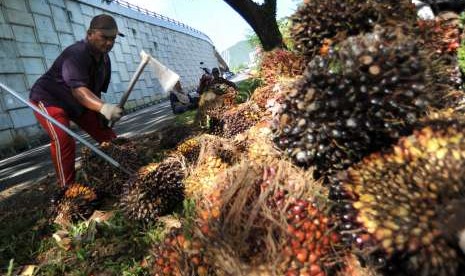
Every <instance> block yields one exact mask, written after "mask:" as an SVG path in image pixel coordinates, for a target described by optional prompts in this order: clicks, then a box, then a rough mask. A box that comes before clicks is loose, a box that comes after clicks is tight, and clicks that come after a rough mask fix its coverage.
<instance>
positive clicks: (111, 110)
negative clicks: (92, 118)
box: [72, 86, 123, 122]
mask: <svg viewBox="0 0 465 276" xmlns="http://www.w3.org/2000/svg"><path fill="white" fill-rule="evenodd" d="M72 93H73V96H74V98H76V100H77V101H78V102H79V103H80V104H81V105H83V106H84V107H86V108H88V109H90V110H92V111H96V112H99V113H101V114H102V115H103V116H105V118H107V120H109V121H113V122H116V121H118V120H119V119H120V118H121V116H122V113H123V110H122V109H121V108H120V107H119V106H117V105H116V104H109V103H105V102H104V101H102V100H101V99H99V98H98V97H97V96H96V95H95V94H94V93H92V91H90V90H89V89H88V88H87V87H84V86H81V87H78V88H74V89H72Z"/></svg>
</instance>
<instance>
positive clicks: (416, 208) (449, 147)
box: [330, 118, 465, 275]
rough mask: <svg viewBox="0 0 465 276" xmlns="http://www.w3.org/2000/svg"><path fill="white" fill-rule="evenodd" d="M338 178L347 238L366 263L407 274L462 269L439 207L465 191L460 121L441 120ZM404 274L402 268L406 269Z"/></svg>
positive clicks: (335, 189)
mask: <svg viewBox="0 0 465 276" xmlns="http://www.w3.org/2000/svg"><path fill="white" fill-rule="evenodd" d="M422 124H424V125H426V126H425V127H423V128H420V129H419V130H416V131H415V132H414V133H413V135H411V136H408V137H405V138H402V139H400V140H399V142H398V143H397V145H395V146H394V147H392V148H391V149H390V150H389V151H387V152H385V153H374V154H372V155H370V156H368V157H366V158H364V159H363V160H362V161H361V162H360V163H358V164H356V165H354V166H352V167H350V168H349V169H348V170H347V171H345V172H340V173H339V174H338V176H337V177H335V178H333V181H334V182H333V184H332V186H331V192H330V197H331V198H333V199H334V200H336V202H338V205H337V206H336V208H335V209H334V210H335V212H336V213H337V215H338V217H339V221H340V223H339V229H340V232H341V234H342V237H343V238H342V239H343V240H344V241H345V242H347V243H348V244H351V245H352V246H353V248H354V249H355V250H356V251H359V253H360V255H362V256H363V257H364V259H365V260H366V261H367V262H368V263H372V264H375V265H379V266H381V267H384V269H386V270H389V271H390V272H389V273H391V274H393V273H406V274H407V275H458V267H459V264H460V263H462V262H463V261H464V259H463V255H461V252H460V251H459V250H458V249H457V243H456V244H455V245H453V244H450V243H449V242H448V241H447V236H448V234H447V232H445V231H444V227H443V226H442V224H443V219H442V217H443V216H441V215H440V214H441V210H444V209H446V208H447V206H448V205H449V204H450V203H451V202H453V201H454V200H456V199H460V198H462V195H463V192H464V191H465V184H464V183H465V172H464V170H463V168H464V165H465V137H464V133H463V127H464V126H465V123H464V121H463V120H457V119H454V118H452V119H441V120H431V121H428V122H422ZM402 275H404V274H402Z"/></svg>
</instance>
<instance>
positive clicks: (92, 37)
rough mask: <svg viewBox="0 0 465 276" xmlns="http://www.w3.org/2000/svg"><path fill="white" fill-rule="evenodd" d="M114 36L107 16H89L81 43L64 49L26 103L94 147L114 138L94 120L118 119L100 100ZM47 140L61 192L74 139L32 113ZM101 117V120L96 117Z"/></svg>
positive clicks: (70, 168) (71, 172) (116, 110)
mask: <svg viewBox="0 0 465 276" xmlns="http://www.w3.org/2000/svg"><path fill="white" fill-rule="evenodd" d="M117 35H120V36H123V35H122V34H120V33H119V32H118V28H117V25H116V22H115V20H114V19H113V17H111V16H110V15H106V14H101V15H98V16H95V17H94V18H93V19H92V20H91V22H90V26H89V29H88V31H87V35H86V38H85V39H84V40H81V41H78V42H76V43H74V44H73V45H71V46H69V47H67V48H66V49H65V50H64V51H63V52H62V53H61V54H60V55H59V56H58V58H57V59H56V60H55V62H54V63H53V65H52V67H51V68H50V69H49V70H48V71H47V72H46V73H45V74H44V75H42V76H41V77H40V78H39V79H38V80H37V81H36V82H35V84H34V85H33V87H32V89H31V93H30V96H29V98H30V101H31V102H32V103H33V104H35V105H36V106H37V107H39V108H40V109H41V110H42V111H44V112H45V113H47V114H49V115H50V116H52V117H53V118H55V119H56V120H57V121H59V122H60V123H62V124H63V125H65V126H67V127H69V126H70V121H73V122H74V123H76V124H77V125H78V126H79V127H80V128H82V129H83V130H85V131H86V132H87V133H89V135H90V136H91V137H92V138H94V139H95V140H97V142H99V143H101V142H105V141H111V140H112V139H114V138H116V134H115V133H114V132H113V130H112V129H111V128H109V127H108V126H107V125H106V124H105V123H104V122H103V120H100V118H99V116H101V115H103V116H104V117H105V118H106V119H107V120H108V121H117V120H119V119H120V118H121V115H122V109H121V108H120V107H118V106H117V105H115V104H111V103H105V102H104V101H102V100H101V99H100V96H101V92H106V90H107V88H108V84H109V82H110V75H111V63H110V58H109V56H108V52H110V50H111V49H112V48H113V45H114V43H115V39H116V36H117ZM34 114H35V116H36V118H37V120H38V121H39V123H40V125H41V126H42V127H43V128H44V129H45V130H46V131H47V133H48V135H49V136H50V140H51V146H50V149H51V155H52V160H53V163H54V166H55V171H56V175H57V179H58V183H59V185H60V187H61V188H65V187H66V186H67V185H70V184H72V183H73V182H74V181H75V167H74V161H75V151H76V143H75V141H74V139H73V138H72V137H71V136H70V135H68V134H67V133H66V132H64V131H63V130H61V129H60V128H58V127H56V126H55V125H53V124H52V123H51V122H49V121H48V120H47V119H45V118H44V117H42V116H41V115H40V114H38V113H34ZM100 114H101V115H100Z"/></svg>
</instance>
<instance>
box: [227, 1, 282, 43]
mask: <svg viewBox="0 0 465 276" xmlns="http://www.w3.org/2000/svg"><path fill="white" fill-rule="evenodd" d="M224 1H225V2H226V3H227V4H228V5H229V6H231V7H232V8H233V9H234V10H235V11H236V12H237V13H239V14H240V15H241V16H242V18H244V19H245V21H247V23H249V25H250V26H251V27H252V29H253V30H254V31H255V33H256V34H257V36H258V38H259V39H260V43H261V44H262V46H263V50H265V51H271V50H273V49H275V48H286V45H285V44H284V42H283V37H282V35H281V32H280V31H279V27H278V23H277V22H276V0H265V2H264V3H263V4H261V5H259V4H256V3H254V2H253V1H252V0H224Z"/></svg>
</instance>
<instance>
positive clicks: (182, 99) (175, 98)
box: [170, 81, 191, 114]
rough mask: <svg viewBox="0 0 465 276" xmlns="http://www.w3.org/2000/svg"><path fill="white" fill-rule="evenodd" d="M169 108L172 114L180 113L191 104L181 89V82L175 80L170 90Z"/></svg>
mask: <svg viewBox="0 0 465 276" xmlns="http://www.w3.org/2000/svg"><path fill="white" fill-rule="evenodd" d="M170 103H171V109H172V110H173V113H174V114H180V113H183V112H185V111H187V110H188V109H189V108H190V106H191V99H190V98H189V96H188V95H186V94H185V93H184V91H183V89H182V86H181V82H179V81H178V82H177V83H176V84H175V85H174V87H173V89H172V90H171V91H170Z"/></svg>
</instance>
